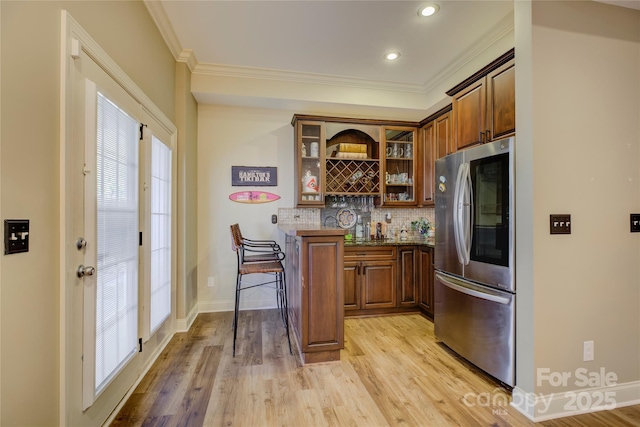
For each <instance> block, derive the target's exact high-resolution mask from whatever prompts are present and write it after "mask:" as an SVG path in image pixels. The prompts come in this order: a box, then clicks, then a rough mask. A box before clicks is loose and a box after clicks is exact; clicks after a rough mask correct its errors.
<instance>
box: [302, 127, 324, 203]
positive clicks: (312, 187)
mask: <svg viewBox="0 0 640 427" xmlns="http://www.w3.org/2000/svg"><path fill="white" fill-rule="evenodd" d="M324 135H325V134H324V123H323V122H312V121H299V122H297V123H296V171H297V173H296V176H297V177H298V179H297V185H296V190H297V191H296V199H297V204H298V206H323V205H324V186H325V183H324V176H325V173H324V171H325V169H324V149H325V144H324V140H325V136H324Z"/></svg>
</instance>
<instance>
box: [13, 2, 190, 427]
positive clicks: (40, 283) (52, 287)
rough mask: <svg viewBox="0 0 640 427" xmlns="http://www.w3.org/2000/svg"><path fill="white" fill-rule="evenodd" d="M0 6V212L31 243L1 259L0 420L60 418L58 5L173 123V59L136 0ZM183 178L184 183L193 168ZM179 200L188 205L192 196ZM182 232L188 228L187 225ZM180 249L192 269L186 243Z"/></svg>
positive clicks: (18, 421) (36, 422)
mask: <svg viewBox="0 0 640 427" xmlns="http://www.w3.org/2000/svg"><path fill="white" fill-rule="evenodd" d="M0 8H1V13H0V17H1V19H2V23H1V27H0V28H1V31H2V34H1V42H2V45H1V50H0V51H1V55H2V61H1V66H2V70H1V76H2V81H1V91H2V94H1V103H2V106H1V113H2V117H1V120H2V128H1V132H2V133H1V147H0V149H1V151H2V159H1V160H2V164H1V168H0V183H1V185H2V187H1V189H0V196H1V200H0V204H1V206H2V215H1V216H2V219H8V218H24V219H29V220H30V226H31V234H30V251H29V252H28V253H22V254H15V255H9V256H2V257H0V263H1V267H2V268H1V270H0V271H1V275H0V289H1V293H2V298H1V306H0V316H1V321H0V325H1V327H2V330H1V335H0V338H1V343H0V348H1V352H2V353H1V358H0V362H1V372H2V376H1V378H0V392H1V394H0V396H1V398H2V400H1V408H2V414H1V419H0V425H24V426H27V425H28V426H34V425H41V426H45V425H47V426H51V425H59V424H60V405H61V402H62V403H63V404H64V397H63V396H60V390H61V379H60V378H59V372H60V361H59V360H58V359H59V356H58V355H59V354H60V340H61V329H60V313H59V306H60V293H59V289H60V286H61V284H60V283H59V280H58V277H59V276H60V274H59V248H60V241H59V239H60V236H59V234H60V233H59V220H60V219H59V209H60V202H59V194H60V193H59V172H60V171H59V170H58V169H59V168H58V158H59V154H58V153H59V141H58V139H59V120H60V118H59V117H60V96H59V90H60V89H59V87H60V84H59V73H60V59H59V52H60V21H61V20H60V13H61V10H63V9H66V10H67V11H68V12H69V13H70V14H71V16H73V18H74V19H75V20H76V21H77V22H78V23H79V24H80V25H81V26H82V27H83V28H84V29H85V30H86V31H87V32H88V33H89V34H90V35H91V37H93V38H94V40H95V41H96V42H97V43H98V44H99V45H100V46H101V47H102V48H103V49H104V50H105V51H106V52H107V53H108V55H109V56H110V57H111V58H112V59H113V60H114V61H115V62H116V63H117V64H118V65H119V66H120V67H121V68H122V69H123V70H124V71H125V72H126V73H127V74H128V75H129V77H131V78H132V79H133V80H134V81H135V83H136V84H137V85H138V86H139V87H140V88H141V89H142V90H143V91H144V92H145V93H146V95H148V96H149V97H150V98H151V100H152V101H153V102H154V103H155V104H156V105H157V106H158V107H159V108H160V109H161V110H162V111H163V113H164V114H165V115H166V116H167V117H169V118H170V119H171V120H172V121H175V118H176V114H175V105H176V91H174V87H175V82H176V65H175V60H174V58H173V56H172V55H171V53H170V51H169V50H168V48H167V47H166V44H165V43H164V41H163V39H162V37H161V36H160V34H159V32H158V30H157V28H156V27H155V24H154V23H153V21H152V19H151V18H150V16H149V14H148V12H147V10H146V8H145V6H144V4H143V3H142V2H138V1H104V2H102V1H91V2H78V1H72V2H58V1H44V2H27V1H19V2H12V1H2V2H0ZM114 29H117V30H114ZM150 70H153V72H150ZM185 99H188V98H185ZM185 104H186V107H185V108H186V112H183V116H184V117H183V118H184V122H186V123H187V126H188V127H189V130H188V132H190V134H188V135H187V140H191V141H194V140H195V136H194V132H195V131H194V129H195V122H194V120H195V106H194V104H193V102H191V104H189V102H188V100H187V101H186V102H185ZM194 150H195V147H194V144H191V146H190V147H189V148H188V149H187V150H186V156H187V158H188V160H187V161H193V159H194V157H195V154H194V152H195V151H194ZM188 179H189V180H190V182H191V183H192V184H193V181H194V175H189V176H188ZM187 203H188V204H192V205H194V204H195V200H194V196H193V194H191V195H190V196H188V197H187ZM191 211H193V209H191ZM191 218H192V219H193V217H191ZM189 233H191V234H192V235H193V234H195V233H194V231H193V228H189ZM184 251H185V253H187V256H186V260H187V263H188V264H189V266H191V267H193V265H194V264H195V261H194V253H195V248H194V249H191V248H189V247H187V248H184ZM185 294H187V292H185ZM194 298H195V295H194V293H193V291H190V293H189V297H188V300H189V299H190V300H191V302H189V301H186V302H185V307H188V305H189V304H193V299H194ZM187 309H188V308H187ZM70 400H71V399H70ZM67 404H68V405H69V407H70V408H76V407H78V406H79V405H80V403H79V402H67ZM74 411H75V412H74ZM67 416H68V417H69V418H68V419H77V417H78V416H79V414H78V413H77V410H74V409H70V410H68V411H67ZM103 421H104V419H93V420H91V423H93V424H94V425H100V424H101V423H102V422H103Z"/></svg>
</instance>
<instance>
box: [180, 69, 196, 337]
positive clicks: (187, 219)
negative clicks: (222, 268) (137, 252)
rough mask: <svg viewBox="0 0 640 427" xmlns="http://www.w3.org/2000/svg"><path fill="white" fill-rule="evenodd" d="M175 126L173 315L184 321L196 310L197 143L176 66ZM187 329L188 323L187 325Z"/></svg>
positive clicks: (187, 87)
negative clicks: (175, 272) (175, 271)
mask: <svg viewBox="0 0 640 427" xmlns="http://www.w3.org/2000/svg"><path fill="white" fill-rule="evenodd" d="M176 126H177V127H178V180H179V183H178V185H179V190H178V192H179V194H180V196H179V198H178V224H179V225H178V295H177V298H176V305H177V309H176V316H177V318H178V319H187V316H188V315H189V314H190V313H194V311H195V310H194V309H196V305H197V299H198V290H197V286H198V283H197V273H198V254H197V242H198V232H197V228H196V227H197V209H196V206H197V190H198V184H197V179H198V174H197V168H196V163H197V152H198V151H197V142H198V105H197V103H196V100H195V99H194V98H193V96H192V95H191V72H190V71H189V68H188V67H187V65H186V64H185V63H178V64H176ZM186 326H188V324H187V325H186Z"/></svg>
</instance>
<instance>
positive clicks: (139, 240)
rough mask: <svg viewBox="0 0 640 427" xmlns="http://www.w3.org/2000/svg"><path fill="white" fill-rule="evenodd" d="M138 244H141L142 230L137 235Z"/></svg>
mask: <svg viewBox="0 0 640 427" xmlns="http://www.w3.org/2000/svg"><path fill="white" fill-rule="evenodd" d="M138 246H142V231H141V232H140V236H139V237H138Z"/></svg>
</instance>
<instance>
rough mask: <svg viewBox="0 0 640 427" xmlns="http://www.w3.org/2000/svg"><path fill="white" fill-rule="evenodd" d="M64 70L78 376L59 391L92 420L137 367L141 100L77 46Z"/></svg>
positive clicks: (126, 384)
mask: <svg viewBox="0 0 640 427" xmlns="http://www.w3.org/2000/svg"><path fill="white" fill-rule="evenodd" d="M71 75H72V81H71V82H70V83H71V85H73V89H72V93H73V97H72V103H73V106H72V108H71V112H72V113H71V114H72V117H71V118H70V122H71V123H70V129H71V130H72V137H71V138H70V141H71V142H70V146H69V147H67V159H66V160H67V164H66V168H67V169H68V170H67V176H68V177H69V178H68V179H69V182H68V184H69V185H68V188H70V189H71V194H70V196H71V201H70V202H71V205H70V208H71V210H72V212H70V213H68V216H69V217H72V218H73V221H72V223H71V224H69V229H71V230H73V231H72V232H71V234H70V236H73V237H72V239H73V240H75V242H68V248H69V246H71V245H69V243H75V247H74V248H69V249H67V254H70V255H69V256H67V271H68V272H70V273H71V274H75V278H74V279H75V286H74V287H73V292H72V295H73V298H72V300H73V302H72V303H71V304H72V307H70V308H71V315H72V316H73V320H72V323H73V340H72V343H71V349H72V351H73V352H76V351H80V352H81V357H80V359H81V369H78V368H77V366H79V365H77V364H75V363H73V364H72V366H71V367H70V369H71V371H72V372H70V374H71V375H72V376H74V377H78V376H80V377H81V383H82V396H81V397H80V396H76V397H74V396H68V397H67V398H69V399H76V398H81V406H82V411H84V412H83V413H82V414H83V415H82V418H85V417H86V418H87V419H96V418H97V419H99V418H101V417H103V416H104V415H103V414H106V415H108V413H109V412H110V410H113V408H115V406H116V405H117V403H118V401H119V400H121V399H122V398H123V397H124V395H125V394H126V392H127V391H128V390H129V388H130V387H131V386H132V385H133V384H134V382H135V381H136V379H137V378H138V376H139V374H140V372H141V366H142V357H141V356H140V354H141V353H140V352H139V337H140V336H141V334H140V328H139V308H138V301H139V298H140V296H139V295H140V277H139V276H140V275H139V269H140V266H139V263H140V245H139V243H140V237H139V235H140V234H139V233H140V226H139V212H140V197H139V192H140V191H139V180H140V168H139V151H140V121H139V119H138V117H140V115H141V107H140V105H139V103H137V102H136V101H135V99H133V98H132V97H131V96H130V95H129V94H128V93H127V92H126V91H125V90H124V89H123V88H122V87H121V86H120V85H119V84H118V83H116V82H115V81H114V79H112V78H111V77H110V76H109V75H108V74H107V73H106V72H105V71H104V70H103V69H102V68H101V67H99V66H98V65H97V64H96V63H95V62H94V61H93V60H92V59H91V58H90V57H89V56H88V55H86V54H85V53H84V52H80V57H79V58H76V59H75V60H74V61H73V70H71ZM68 240H70V239H69V235H68V236H67V241H68ZM71 254H73V255H71ZM71 360H72V361H73V358H72V359H71ZM70 403H72V405H71V406H76V402H75V401H74V402H70ZM76 414H77V412H76Z"/></svg>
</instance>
